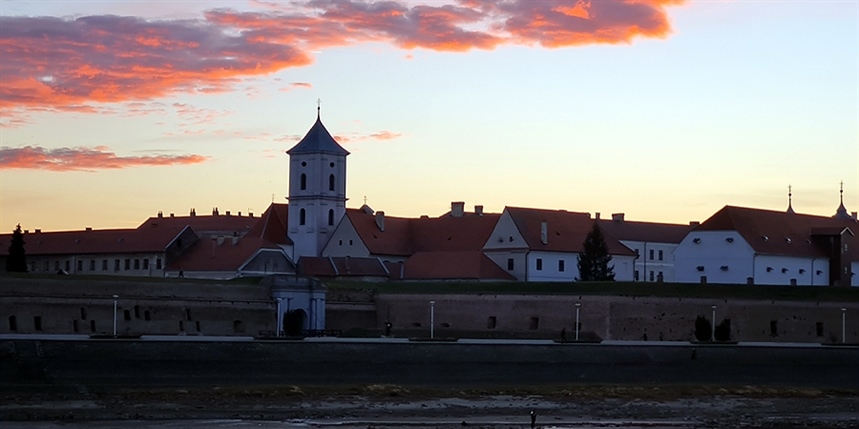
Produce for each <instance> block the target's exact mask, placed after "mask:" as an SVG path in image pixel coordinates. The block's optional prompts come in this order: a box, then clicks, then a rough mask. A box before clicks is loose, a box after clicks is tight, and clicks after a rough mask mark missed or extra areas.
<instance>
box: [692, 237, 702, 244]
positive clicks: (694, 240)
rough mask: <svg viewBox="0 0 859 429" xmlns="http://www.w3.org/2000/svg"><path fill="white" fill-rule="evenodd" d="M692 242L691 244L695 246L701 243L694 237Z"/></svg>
mask: <svg viewBox="0 0 859 429" xmlns="http://www.w3.org/2000/svg"><path fill="white" fill-rule="evenodd" d="M692 242H693V243H695V244H700V243H701V239H700V238H697V237H696V238H693V239H692Z"/></svg>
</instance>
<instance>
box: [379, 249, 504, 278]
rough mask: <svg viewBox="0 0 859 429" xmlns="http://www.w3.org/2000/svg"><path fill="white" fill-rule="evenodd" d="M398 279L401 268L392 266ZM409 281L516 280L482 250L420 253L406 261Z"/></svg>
mask: <svg viewBox="0 0 859 429" xmlns="http://www.w3.org/2000/svg"><path fill="white" fill-rule="evenodd" d="M389 269H390V270H391V274H392V277H393V278H399V267H391V268H389ZM403 278H404V279H406V280H516V278H515V277H513V276H512V275H511V274H510V273H508V272H507V271H504V270H503V269H501V267H499V266H498V265H497V264H496V263H495V262H493V261H492V260H491V259H489V257H488V256H486V255H485V254H483V252H481V251H480V250H465V251H443V252H417V253H415V254H414V255H412V256H410V257H409V258H408V259H406V261H405V262H404V266H403Z"/></svg>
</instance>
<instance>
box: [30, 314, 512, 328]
mask: <svg viewBox="0 0 859 429" xmlns="http://www.w3.org/2000/svg"><path fill="white" fill-rule="evenodd" d="M13 317H14V316H13ZM497 321H498V320H497V319H496V318H495V316H489V319H487V320H486V329H495V324H496V322H497Z"/></svg>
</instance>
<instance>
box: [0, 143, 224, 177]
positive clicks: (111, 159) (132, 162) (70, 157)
mask: <svg viewBox="0 0 859 429" xmlns="http://www.w3.org/2000/svg"><path fill="white" fill-rule="evenodd" d="M208 159H209V157H206V156H201V155H150V156H124V157H123V156H118V155H116V154H115V153H113V152H111V151H110V150H109V149H108V148H107V147H105V146H96V147H92V148H87V147H74V148H59V149H45V148H43V147H38V146H25V147H21V148H9V147H4V148H0V167H2V168H14V169H27V170H49V171H94V170H103V169H123V168H129V167H139V166H155V165H176V164H199V163H201V162H204V161H207V160H208Z"/></svg>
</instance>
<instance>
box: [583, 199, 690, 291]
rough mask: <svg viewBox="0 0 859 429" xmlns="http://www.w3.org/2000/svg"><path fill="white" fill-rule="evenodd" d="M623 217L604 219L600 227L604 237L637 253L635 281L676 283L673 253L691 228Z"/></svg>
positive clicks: (634, 272)
mask: <svg viewBox="0 0 859 429" xmlns="http://www.w3.org/2000/svg"><path fill="white" fill-rule="evenodd" d="M597 217H599V216H597ZM624 217H625V216H624V214H623V213H614V214H612V215H611V220H606V219H602V220H600V222H599V225H600V228H602V230H603V231H604V232H605V234H607V235H609V236H611V237H614V238H616V239H617V240H618V241H620V242H621V243H622V244H623V245H624V246H626V247H628V248H629V249H631V250H632V251H633V252H635V255H636V258H635V267H634V271H633V273H632V280H633V281H644V282H659V281H663V282H674V276H675V275H674V251H675V249H677V246H678V245H679V244H680V242H681V241H682V240H683V238H684V237H686V235H687V234H688V233H689V231H691V230H692V226H691V225H680V224H670V223H656V222H636V221H628V220H626V219H624Z"/></svg>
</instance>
